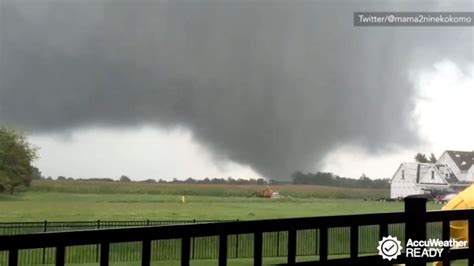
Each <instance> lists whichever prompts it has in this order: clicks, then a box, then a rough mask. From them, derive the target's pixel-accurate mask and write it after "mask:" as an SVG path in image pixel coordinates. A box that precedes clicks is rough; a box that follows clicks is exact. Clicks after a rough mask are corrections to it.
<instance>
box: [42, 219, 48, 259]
mask: <svg viewBox="0 0 474 266" xmlns="http://www.w3.org/2000/svg"><path fill="white" fill-rule="evenodd" d="M43 231H44V232H45V233H46V232H47V231H48V221H46V220H45V221H44V224H43ZM45 262H46V248H43V264H45Z"/></svg>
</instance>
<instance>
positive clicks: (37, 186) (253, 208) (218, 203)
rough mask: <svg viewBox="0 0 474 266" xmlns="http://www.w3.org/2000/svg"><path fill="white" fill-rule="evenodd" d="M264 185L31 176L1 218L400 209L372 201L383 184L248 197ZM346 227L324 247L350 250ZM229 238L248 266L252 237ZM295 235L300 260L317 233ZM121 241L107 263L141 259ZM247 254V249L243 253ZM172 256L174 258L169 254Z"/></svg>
mask: <svg viewBox="0 0 474 266" xmlns="http://www.w3.org/2000/svg"><path fill="white" fill-rule="evenodd" d="M264 187H265V186H230V185H186V184H179V185H177V184H174V185H172V184H164V185H163V184H144V183H119V182H113V183H108V182H78V181H63V182H57V181H36V182H34V183H33V184H32V187H31V188H30V190H29V191H27V192H22V193H17V194H14V195H8V194H0V222H25V221H44V220H47V221H50V222H53V221H97V220H102V221H118V220H121V221H132V220H135V221H144V220H147V219H149V220H194V219H195V220H236V219H239V220H255V219H273V218H288V217H308V216H329V215H348V214H360V213H380V212H393V211H403V202H379V201H376V200H375V199H377V198H380V197H386V196H387V193H388V191H387V190H370V189H344V188H331V187H321V186H294V185H285V186H274V187H273V188H274V189H275V190H278V191H279V192H280V194H281V195H282V197H281V198H279V199H265V198H256V197H247V196H248V195H250V194H252V193H253V192H255V191H256V190H258V189H262V188H264ZM183 195H185V196H186V203H183V202H181V197H182V196H183ZM439 208H440V206H439V205H435V204H431V203H429V204H428V209H439ZM346 229H348V228H346ZM346 229H345V231H344V230H342V231H341V230H339V231H337V230H336V231H334V232H330V239H333V242H332V244H331V245H330V246H329V251H330V254H333V256H341V254H347V253H348V246H347V243H348V242H347V241H348V232H349V231H348V230H346ZM367 229H368V228H367ZM361 230H362V229H361ZM393 230H394V231H392V232H398V233H400V232H402V231H399V230H401V229H397V228H394V229H393ZM300 233H301V234H300ZM361 235H362V236H364V239H366V240H367V243H369V242H370V247H364V248H362V247H361V250H365V251H364V252H365V253H367V252H372V250H375V246H376V244H377V241H378V234H377V233H375V231H371V230H368V231H361ZM401 235H403V234H401ZM278 237H279V239H280V242H281V243H280V245H281V246H280V245H279V246H278V248H276V249H275V246H274V244H275V239H274V238H275V235H265V236H264V239H266V240H264V242H265V241H267V242H265V243H267V246H265V245H264V256H265V257H266V258H265V261H266V263H268V264H272V263H280V262H281V263H282V262H284V258H282V257H279V258H272V257H275V256H277V254H276V253H275V250H279V251H281V253H280V256H282V255H284V254H285V253H286V252H287V251H286V246H285V244H284V242H285V241H286V239H287V236H286V233H284V232H281V234H280V235H279V236H278ZM217 240H218V239H217V238H215V239H205V238H203V239H201V240H199V239H198V240H196V241H201V242H202V243H201V244H199V243H198V242H196V243H197V247H204V249H205V250H203V251H199V250H198V251H196V252H197V253H196V254H197V255H196V256H197V257H196V260H193V262H192V265H217V261H216V260H208V258H215V256H216V255H215V254H216V252H217V243H218V242H217ZM229 241H230V242H229V250H230V251H229V252H231V253H230V254H234V253H235V254H237V252H238V253H239V256H238V257H239V259H230V260H229V262H230V263H229V265H236V266H237V265H251V260H250V259H247V258H248V256H251V255H250V253H248V252H250V251H248V250H247V249H248V248H250V250H251V245H252V243H253V242H252V241H253V240H252V236H245V235H243V236H242V237H241V238H239V240H238V242H239V243H240V244H236V241H237V240H236V239H230V240H229ZM298 241H299V243H300V244H298V255H299V256H300V259H311V258H312V259H314V255H313V256H312V257H311V255H312V254H315V253H314V250H316V246H315V243H316V242H317V235H316V232H315V231H311V232H309V231H308V232H303V231H302V232H299V235H298ZM157 243H158V242H157ZM160 243H161V242H160ZM124 245H125V246H123V245H122V247H120V246H117V247H116V248H111V259H112V261H114V262H116V263H118V264H113V265H122V264H120V263H119V262H120V261H123V259H121V258H120V257H121V256H122V255H123V254H125V253H126V254H128V255H127V257H126V259H125V260H126V262H124V263H125V264H123V265H132V264H131V263H132V262H134V261H139V256H140V250H141V249H140V246H139V244H137V243H135V244H132V243H131V244H124ZM127 245H128V246H127ZM156 245H157V246H156V247H155V251H154V253H153V254H155V255H154V256H156V257H155V258H154V259H153V260H154V261H158V263H157V264H158V265H178V262H177V261H175V260H174V259H176V255H172V254H175V253H177V252H178V253H179V245H180V244H179V240H169V241H168V242H163V243H162V244H156ZM236 249H239V251H236ZM341 250H342V253H341ZM25 252H26V253H25V254H23V255H22V258H23V259H24V263H25V265H33V264H35V263H38V262H39V261H40V260H41V259H42V257H43V256H44V255H43V252H42V251H41V250H36V251H35V250H32V251H25ZM28 252H31V253H28ZM51 252H53V251H51ZM51 252H47V253H46V255H45V256H46V263H52V262H54V259H53V258H54V253H51ZM232 252H234V253H232ZM211 253H212V254H211ZM246 253H248V255H245V254H246ZM28 254H29V255H28ZM84 254H85V255H84ZM97 254H98V253H97V249H96V247H95V246H92V247H89V248H87V247H75V248H72V249H71V250H70V251H69V252H68V256H69V258H70V262H78V261H82V262H83V263H82V264H78V265H96V264H88V263H90V262H91V261H94V260H95V258H96V256H97ZM170 254H171V255H170ZM114 256H115V257H114ZM229 256H230V257H232V256H231V255H229ZM343 256H344V255H343ZM171 258H172V259H173V260H170V259H171ZM2 261H4V262H5V261H6V257H5V255H3V256H2V254H0V264H1V263H2ZM28 261H29V262H28ZM163 263H164V264H163Z"/></svg>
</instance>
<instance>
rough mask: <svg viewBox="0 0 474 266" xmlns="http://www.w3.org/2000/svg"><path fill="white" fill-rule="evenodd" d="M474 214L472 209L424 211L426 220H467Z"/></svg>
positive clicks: (428, 221)
mask: <svg viewBox="0 0 474 266" xmlns="http://www.w3.org/2000/svg"><path fill="white" fill-rule="evenodd" d="M473 214H474V210H473V209H457V210H443V211H430V212H426V222H427V223H430V222H442V221H457V220H467V219H469V217H472V215H473Z"/></svg>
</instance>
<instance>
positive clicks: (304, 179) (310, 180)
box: [291, 171, 390, 188]
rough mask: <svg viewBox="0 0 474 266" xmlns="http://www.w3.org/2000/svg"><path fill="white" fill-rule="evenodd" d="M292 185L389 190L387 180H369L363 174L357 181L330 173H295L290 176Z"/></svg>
mask: <svg viewBox="0 0 474 266" xmlns="http://www.w3.org/2000/svg"><path fill="white" fill-rule="evenodd" d="M291 177H292V180H293V184H298V185H320V186H333V187H352V188H389V187H390V184H389V179H370V178H369V177H367V176H366V175H365V174H362V176H361V177H360V178H359V179H354V178H347V177H340V176H338V175H335V174H333V173H330V172H317V173H306V174H305V173H302V172H300V171H298V172H295V173H294V174H293V175H292V176H291Z"/></svg>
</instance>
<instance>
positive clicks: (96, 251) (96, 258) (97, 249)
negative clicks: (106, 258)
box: [95, 220, 100, 262]
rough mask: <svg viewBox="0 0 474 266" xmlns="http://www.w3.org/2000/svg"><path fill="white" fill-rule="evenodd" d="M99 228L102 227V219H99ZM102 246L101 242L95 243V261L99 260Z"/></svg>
mask: <svg viewBox="0 0 474 266" xmlns="http://www.w3.org/2000/svg"><path fill="white" fill-rule="evenodd" d="M97 229H100V220H97ZM99 248H100V246H99V244H97V245H95V261H97V262H99V259H100V257H99V253H100V250H99Z"/></svg>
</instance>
